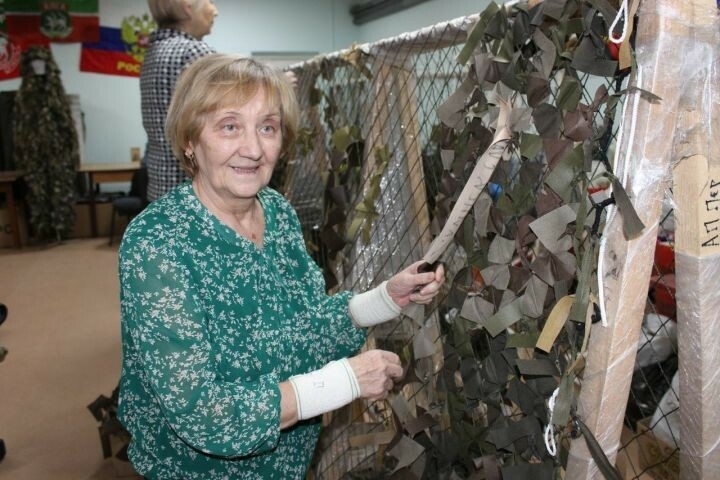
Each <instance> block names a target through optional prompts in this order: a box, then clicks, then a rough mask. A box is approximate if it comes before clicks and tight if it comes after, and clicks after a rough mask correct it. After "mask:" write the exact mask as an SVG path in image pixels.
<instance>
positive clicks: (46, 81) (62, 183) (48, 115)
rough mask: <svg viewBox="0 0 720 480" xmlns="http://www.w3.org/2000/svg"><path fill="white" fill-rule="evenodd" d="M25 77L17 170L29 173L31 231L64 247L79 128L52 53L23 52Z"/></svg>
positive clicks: (71, 218) (17, 118)
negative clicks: (58, 242)
mask: <svg viewBox="0 0 720 480" xmlns="http://www.w3.org/2000/svg"><path fill="white" fill-rule="evenodd" d="M35 61H38V62H35ZM38 67H39V68H38ZM42 67H44V71H43V70H42ZM21 73H22V84H21V85H20V89H19V90H18V92H17V96H16V98H15V110H14V120H13V129H14V135H15V161H16V164H17V168H19V169H22V170H24V171H25V172H26V174H25V181H26V183H27V186H28V192H27V196H26V201H27V205H28V207H29V210H30V220H29V221H30V226H31V228H32V231H33V233H34V235H35V236H36V237H37V238H38V239H42V240H50V241H60V240H62V239H63V238H65V237H66V236H67V234H68V233H69V232H70V230H71V229H72V227H73V224H74V222H75V210H74V208H73V205H74V203H75V178H76V174H75V170H76V168H77V166H78V164H79V161H80V156H79V152H78V137H77V133H76V129H75V124H74V122H73V118H72V114H71V112H70V104H69V102H68V99H67V96H66V94H65V89H64V88H63V85H62V82H61V80H60V69H59V68H58V66H57V64H56V63H55V60H53V57H52V53H51V51H50V50H49V49H48V48H45V47H33V48H30V49H28V50H27V51H26V52H24V53H23V55H22V63H21Z"/></svg>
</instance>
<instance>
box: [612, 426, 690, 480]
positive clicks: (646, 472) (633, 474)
mask: <svg viewBox="0 0 720 480" xmlns="http://www.w3.org/2000/svg"><path fill="white" fill-rule="evenodd" d="M649 422H650V418H644V419H642V420H640V421H638V422H637V425H636V429H637V431H636V432H633V431H632V430H630V429H629V428H627V427H623V432H622V437H621V443H622V445H623V446H624V448H623V449H622V450H620V451H619V452H618V456H617V462H616V464H617V467H618V470H619V471H620V474H621V475H622V477H623V478H625V479H638V480H677V479H678V478H680V451H679V450H678V449H677V448H676V447H675V446H671V445H667V444H666V443H665V442H663V441H662V440H660V439H659V438H657V437H656V436H655V435H654V434H653V432H652V430H650V428H649V427H648V424H649ZM641 472H642V474H641Z"/></svg>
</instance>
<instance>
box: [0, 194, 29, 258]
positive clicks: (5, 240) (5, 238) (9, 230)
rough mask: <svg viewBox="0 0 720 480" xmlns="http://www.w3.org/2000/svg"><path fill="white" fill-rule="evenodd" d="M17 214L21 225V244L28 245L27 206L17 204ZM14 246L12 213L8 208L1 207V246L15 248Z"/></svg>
mask: <svg viewBox="0 0 720 480" xmlns="http://www.w3.org/2000/svg"><path fill="white" fill-rule="evenodd" d="M17 215H18V224H19V227H20V244H21V245H27V236H28V231H27V220H26V219H25V208H24V206H23V205H22V204H20V205H17ZM14 246H15V245H14V243H13V226H12V224H11V223H10V214H9V213H8V210H7V208H0V248H14Z"/></svg>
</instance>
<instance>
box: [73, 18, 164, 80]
mask: <svg viewBox="0 0 720 480" xmlns="http://www.w3.org/2000/svg"><path fill="white" fill-rule="evenodd" d="M155 28H156V24H155V22H154V21H152V19H151V18H150V16H149V15H147V14H145V15H143V16H142V17H135V16H130V17H127V18H125V19H124V20H123V22H122V26H121V27H120V28H114V27H100V41H99V42H93V43H83V44H82V48H81V50H80V71H81V72H92V73H103V74H106V75H122V76H128V77H138V76H140V66H141V65H142V62H143V59H144V58H145V50H147V47H148V45H149V41H150V33H151V32H152V31H153V30H154V29H155Z"/></svg>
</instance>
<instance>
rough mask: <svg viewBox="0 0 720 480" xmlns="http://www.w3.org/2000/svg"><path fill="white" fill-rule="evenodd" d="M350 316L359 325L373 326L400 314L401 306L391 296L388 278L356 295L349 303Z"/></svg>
mask: <svg viewBox="0 0 720 480" xmlns="http://www.w3.org/2000/svg"><path fill="white" fill-rule="evenodd" d="M348 309H349V310H350V316H351V317H352V319H353V322H354V323H355V325H357V326H358V327H372V326H373V325H377V324H379V323H383V322H387V321H388V320H392V319H393V318H395V317H397V316H398V315H400V311H401V309H400V307H399V306H398V305H397V304H396V303H395V301H393V299H392V298H390V294H389V293H388V291H387V280H386V281H384V282H382V283H381V284H380V285H378V286H377V287H375V288H373V289H372V290H368V291H367V292H364V293H360V294H358V295H355V296H354V297H352V298H351V299H350V303H349V304H348Z"/></svg>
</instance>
